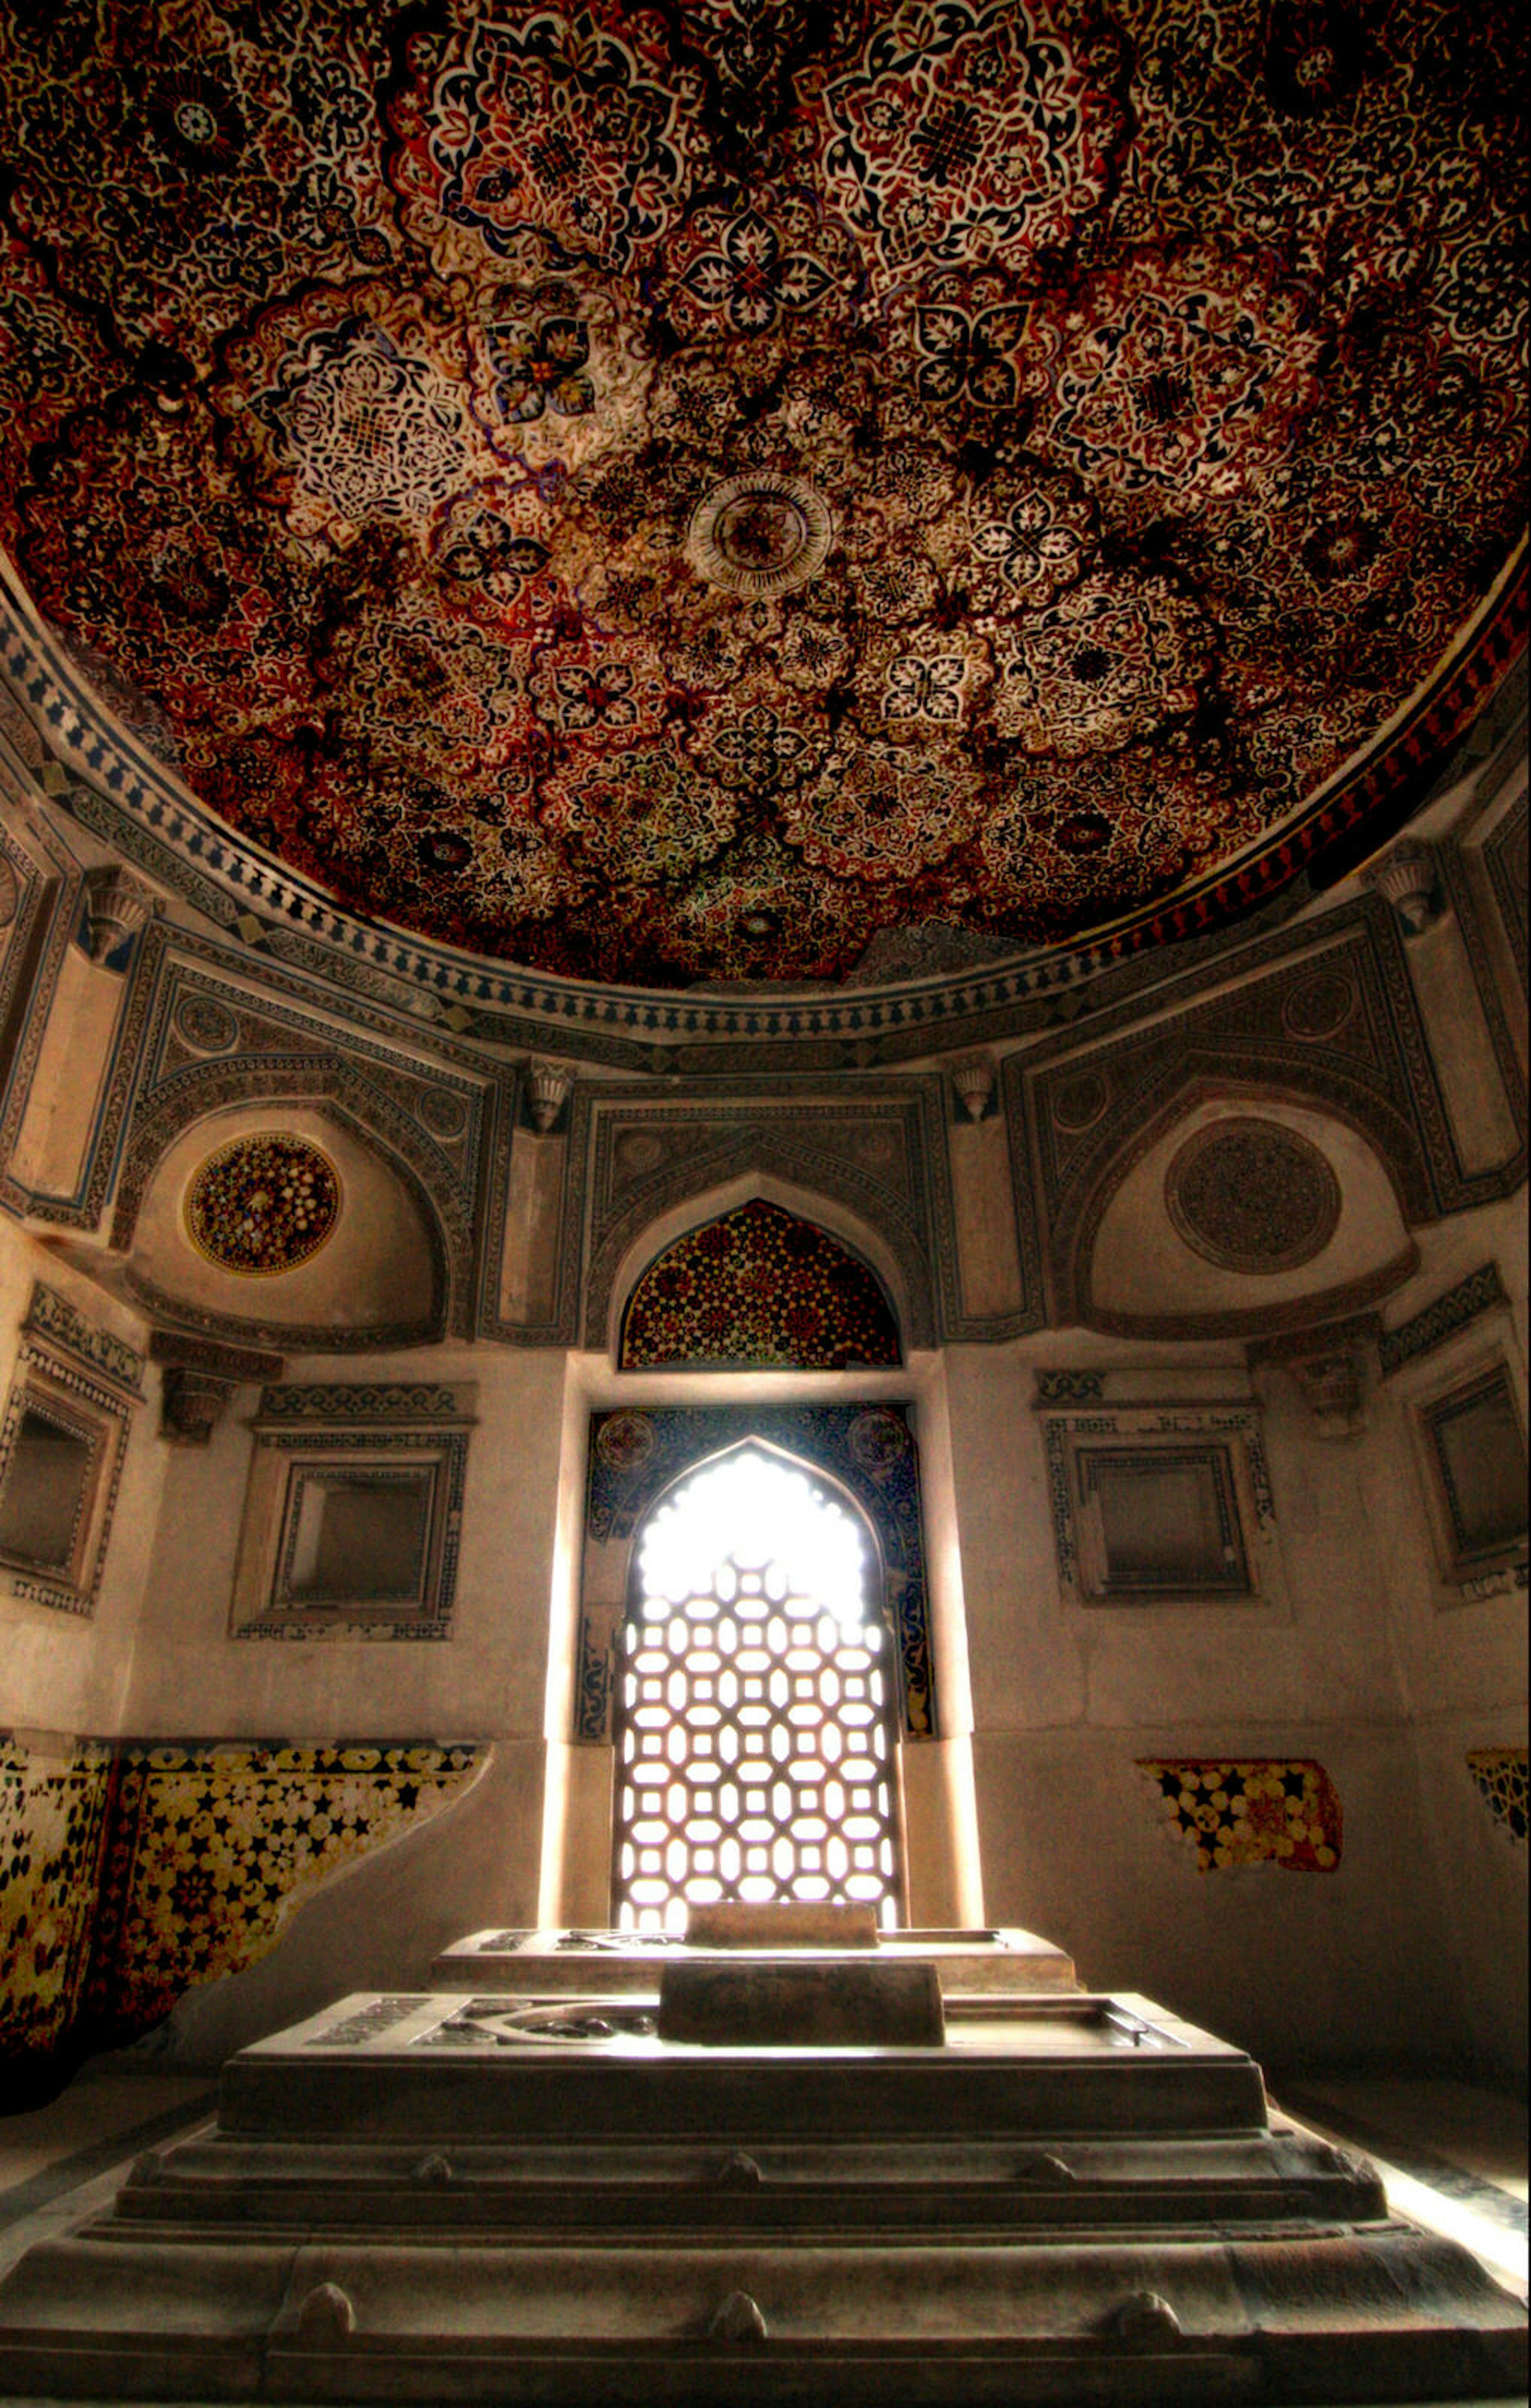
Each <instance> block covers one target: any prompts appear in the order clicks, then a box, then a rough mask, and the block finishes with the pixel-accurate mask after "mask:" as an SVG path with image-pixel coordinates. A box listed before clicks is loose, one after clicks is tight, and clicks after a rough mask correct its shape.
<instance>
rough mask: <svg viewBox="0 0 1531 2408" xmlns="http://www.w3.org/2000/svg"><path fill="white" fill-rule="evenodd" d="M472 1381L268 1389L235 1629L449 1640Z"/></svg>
mask: <svg viewBox="0 0 1531 2408" xmlns="http://www.w3.org/2000/svg"><path fill="white" fill-rule="evenodd" d="M475 1395H476V1391H475V1390H474V1389H473V1388H471V1387H464V1386H446V1385H443V1384H441V1383H437V1382H419V1383H397V1384H395V1383H388V1384H383V1383H379V1384H377V1385H356V1386H353V1385H348V1384H345V1385H342V1384H340V1383H333V1382H330V1383H324V1384H321V1385H316V1386H314V1387H311V1388H305V1387H295V1386H282V1387H273V1388H267V1389H266V1390H265V1392H264V1393H263V1395H262V1398H261V1408H260V1412H259V1413H258V1414H257V1415H256V1418H255V1421H254V1424H253V1427H254V1431H255V1448H254V1453H253V1456H252V1458H251V1466H250V1484H249V1487H248V1489H247V1491H246V1496H245V1512H244V1525H243V1528H242V1531H241V1534H240V1541H239V1555H238V1568H237V1570H236V1573H235V1583H234V1610H233V1614H232V1617H231V1626H230V1627H231V1629H232V1631H233V1634H234V1636H235V1637H236V1638H238V1639H324V1638H333V1637H339V1638H352V1639H445V1638H447V1637H449V1636H450V1635H451V1627H452V1609H453V1601H454V1597H455V1587H456V1571H457V1550H458V1544H459V1541H460V1538H461V1533H462V1504H463V1483H464V1477H465V1474H466V1470H467V1462H468V1433H469V1430H470V1429H471V1427H472V1426H473V1421H474V1414H473V1412H472V1405H473V1401H474V1398H475Z"/></svg>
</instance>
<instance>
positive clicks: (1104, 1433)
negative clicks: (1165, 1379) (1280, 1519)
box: [1036, 1371, 1278, 1607]
mask: <svg viewBox="0 0 1531 2408" xmlns="http://www.w3.org/2000/svg"><path fill="white" fill-rule="evenodd" d="M1155 1376H1156V1375H1154V1374H1140V1375H1134V1374H1133V1373H1131V1372H1115V1371H1113V1372H1104V1371H1088V1372H1087V1371H1067V1372H1060V1371H1043V1372H1039V1373H1038V1375H1037V1395H1036V1407H1037V1411H1038V1412H1039V1413H1041V1414H1042V1416H1043V1418H1044V1423H1045V1430H1046V1439H1045V1442H1046V1446H1047V1495H1048V1505H1049V1510H1050V1512H1051V1518H1052V1526H1053V1541H1054V1545H1055V1547H1056V1549H1057V1555H1058V1570H1059V1583H1060V1586H1061V1588H1062V1596H1063V1600H1064V1602H1065V1604H1070V1605H1077V1606H1091V1607H1099V1606H1139V1607H1140V1606H1151V1605H1200V1604H1206V1605H1214V1604H1233V1605H1244V1604H1252V1603H1257V1602H1263V1601H1264V1602H1268V1601H1270V1600H1271V1599H1272V1598H1273V1596H1274V1594H1275V1592H1276V1589H1277V1587H1278V1561H1277V1557H1276V1528H1275V1514H1274V1511H1273V1507H1272V1500H1271V1493H1270V1479H1269V1474H1268V1471H1267V1469H1266V1465H1265V1453H1264V1443H1263V1441H1262V1438H1261V1433H1260V1425H1259V1419H1258V1415H1257V1413H1256V1411H1255V1408H1254V1405H1253V1404H1252V1402H1250V1401H1249V1400H1248V1397H1247V1391H1246V1393H1245V1396H1244V1397H1239V1396H1237V1395H1227V1396H1222V1397H1219V1396H1215V1395H1213V1396H1207V1397H1205V1398H1199V1399H1198V1398H1192V1397H1190V1396H1187V1397H1184V1398H1181V1397H1178V1396H1177V1397H1176V1398H1171V1399H1169V1400H1165V1399H1163V1398H1158V1399H1154V1398H1149V1397H1148V1396H1146V1395H1144V1394H1143V1386H1144V1383H1145V1382H1146V1381H1152V1380H1153V1379H1154V1378H1155ZM1159 1376H1160V1377H1161V1378H1162V1376H1163V1375H1159ZM1214 1376H1217V1375H1214ZM1237 1376H1238V1375H1236V1374H1234V1375H1231V1380H1236V1378H1237ZM1134 1388H1135V1390H1136V1393H1135V1394H1134Z"/></svg>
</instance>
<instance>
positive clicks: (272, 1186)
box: [186, 1131, 340, 1279]
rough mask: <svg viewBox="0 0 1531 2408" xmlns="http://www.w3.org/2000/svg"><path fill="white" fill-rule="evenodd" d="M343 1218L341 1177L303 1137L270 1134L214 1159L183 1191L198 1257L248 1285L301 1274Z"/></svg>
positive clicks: (242, 1141)
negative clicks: (248, 1281)
mask: <svg viewBox="0 0 1531 2408" xmlns="http://www.w3.org/2000/svg"><path fill="white" fill-rule="evenodd" d="M339 1213H340V1174H339V1171H338V1170H337V1169H336V1168H335V1165H334V1164H333V1163H332V1162H331V1160H330V1158H329V1156H328V1155H327V1154H325V1153H324V1152H323V1151H322V1150H321V1149H320V1148H319V1147H318V1146H316V1145H315V1144H313V1143H312V1142H311V1140H310V1139H308V1138H305V1137H296V1136H293V1135H289V1134H288V1133H286V1132H285V1131H272V1132H270V1133H268V1134H263V1135H261V1136H259V1137H241V1138H236V1139H235V1140H233V1142H232V1143H231V1144H229V1145H224V1146H220V1147H219V1149H218V1151H217V1153H216V1154H209V1155H208V1157H207V1160H206V1161H205V1162H203V1163H202V1164H201V1165H200V1166H199V1168H197V1170H196V1172H195V1175H194V1177H193V1179H192V1183H191V1186H190V1187H189V1188H188V1190H187V1193H186V1230H187V1234H188V1236H189V1237H190V1239H191V1240H192V1243H193V1244H194V1245H195V1248H196V1250H197V1252H198V1254H204V1255H206V1257H207V1259H208V1261H209V1263H216V1264H217V1265H218V1267H219V1269H220V1270H225V1271H233V1272H235V1273H237V1274H238V1276H239V1277H241V1278H244V1279H263V1278H269V1277H270V1276H271V1275H272V1274H273V1273H275V1272H277V1271H291V1270H296V1269H297V1267H298V1265H299V1264H300V1263H306V1262H307V1261H309V1259H310V1258H311V1255H314V1254H317V1253H318V1252H319V1249H320V1247H321V1246H322V1245H324V1244H325V1241H326V1240H327V1239H328V1238H329V1237H330V1236H331V1234H332V1233H333V1231H334V1228H335V1224H336V1222H337V1221H338V1220H339Z"/></svg>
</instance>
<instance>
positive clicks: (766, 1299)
mask: <svg viewBox="0 0 1531 2408" xmlns="http://www.w3.org/2000/svg"><path fill="white" fill-rule="evenodd" d="M616 1359H617V1365H618V1368H619V1369H621V1370H624V1371H635V1370H658V1369H689V1368H693V1367H695V1368H701V1367H703V1366H705V1367H707V1368H710V1369H745V1368H747V1369H763V1370H780V1369H789V1370H802V1371H845V1370H852V1369H893V1368H896V1367H897V1365H898V1364H899V1363H900V1362H901V1361H902V1359H903V1355H902V1351H901V1348H900V1344H899V1329H898V1323H897V1321H896V1320H895V1319H894V1315H893V1309H892V1307H891V1305H890V1304H889V1303H888V1297H887V1295H886V1294H885V1292H884V1289H883V1286H882V1283H881V1282H880V1281H879V1280H878V1278H877V1276H876V1273H875V1272H874V1271H873V1270H872V1269H869V1267H868V1266H867V1264H866V1263H864V1262H862V1261H860V1260H859V1257H858V1256H857V1255H856V1254H853V1253H852V1252H851V1250H850V1248H849V1247H848V1246H846V1245H845V1243H844V1242H843V1240H840V1239H839V1238H836V1237H832V1236H831V1235H830V1232H829V1231H828V1230H827V1229H823V1228H820V1227H819V1226H818V1225H817V1224H816V1222H814V1221H810V1220H806V1219H803V1218H802V1217H800V1215H799V1214H797V1213H795V1212H789V1211H787V1210H786V1209H785V1208H784V1207H783V1206H782V1205H780V1204H775V1203H773V1202H771V1201H770V1200H769V1199H768V1198H767V1197H763V1196H751V1197H746V1198H745V1200H744V1202H743V1203H741V1204H737V1205H735V1206H734V1207H733V1209H732V1210H731V1211H727V1212H723V1213H720V1214H719V1215H718V1216H717V1217H716V1218H715V1219H713V1220H710V1221H704V1222H702V1223H701V1225H700V1226H697V1227H694V1228H690V1229H686V1231H684V1232H683V1234H682V1235H681V1236H680V1237H678V1238H676V1239H674V1240H672V1242H671V1243H670V1244H669V1245H668V1246H666V1247H664V1248H663V1250H662V1251H661V1252H660V1253H659V1254H657V1256H656V1257H655V1259H654V1260H653V1261H652V1262H651V1263H650V1264H649V1266H648V1268H647V1269H646V1270H644V1271H643V1273H642V1274H641V1276H640V1277H639V1279H638V1280H637V1281H636V1282H635V1283H634V1285H633V1287H632V1291H631V1293H630V1295H629V1296H628V1302H627V1306H626V1309H625V1311H624V1312H623V1314H622V1321H621V1326H620V1330H619V1332H618V1337H617V1357H616Z"/></svg>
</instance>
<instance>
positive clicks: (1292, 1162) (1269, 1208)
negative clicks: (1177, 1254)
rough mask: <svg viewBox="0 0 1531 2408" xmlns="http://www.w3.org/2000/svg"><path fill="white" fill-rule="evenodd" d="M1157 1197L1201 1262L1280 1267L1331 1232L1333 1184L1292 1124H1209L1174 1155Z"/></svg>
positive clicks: (1335, 1205)
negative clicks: (1161, 1192) (1200, 1258)
mask: <svg viewBox="0 0 1531 2408" xmlns="http://www.w3.org/2000/svg"><path fill="white" fill-rule="evenodd" d="M1164 1202H1165V1205H1166V1207H1167V1209H1168V1211H1169V1216H1170V1219H1171V1220H1172V1221H1173V1222H1174V1224H1175V1226H1176V1227H1177V1229H1178V1231H1179V1233H1180V1235H1181V1237H1182V1238H1183V1239H1184V1240H1185V1241H1186V1244H1187V1245H1188V1246H1190V1247H1191V1249H1192V1252H1193V1253H1194V1254H1200V1255H1201V1257H1202V1259H1203V1260H1204V1262H1209V1263H1216V1264H1217V1265H1218V1267H1219V1269H1221V1270H1229V1271H1254V1272H1268V1271H1288V1270H1295V1269H1297V1267H1298V1266H1299V1265H1300V1264H1302V1263H1307V1262H1311V1261H1312V1259H1313V1257H1314V1255H1315V1254H1322V1251H1323V1249H1324V1247H1325V1246H1326V1245H1327V1244H1328V1243H1329V1240H1330V1239H1331V1238H1332V1237H1333V1236H1334V1234H1335V1225H1336V1222H1337V1221H1338V1219H1339V1205H1340V1195H1339V1182H1338V1181H1337V1180H1336V1177H1335V1174H1334V1172H1333V1170H1332V1169H1331V1168H1330V1167H1329V1164H1328V1163H1327V1161H1326V1160H1325V1159H1324V1156H1323V1155H1322V1154H1321V1153H1320V1152H1319V1149H1318V1147H1317V1146H1316V1145H1310V1144H1309V1143H1308V1140H1307V1138H1305V1137H1299V1136H1298V1135H1297V1132H1296V1131H1295V1129H1290V1128H1283V1127H1282V1126H1281V1125H1279V1123H1278V1122H1276V1121H1261V1120H1228V1121H1216V1122H1214V1123H1213V1125H1212V1126H1211V1127H1210V1128H1204V1129H1198V1131H1197V1132H1196V1135H1195V1136H1194V1137H1192V1138H1189V1139H1188V1140H1186V1142H1185V1144H1184V1145H1183V1146H1182V1147H1181V1148H1180V1150H1179V1152H1178V1154H1177V1155H1176V1156H1175V1159H1174V1161H1173V1162H1172V1163H1171V1164H1170V1167H1169V1168H1168V1170H1167V1171H1166V1172H1165V1174H1164Z"/></svg>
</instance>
